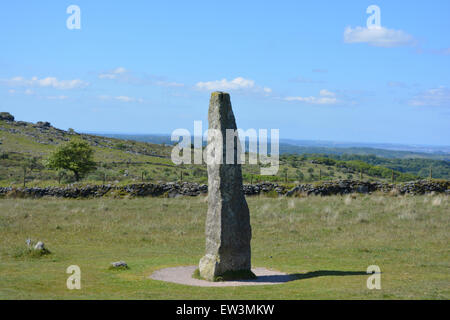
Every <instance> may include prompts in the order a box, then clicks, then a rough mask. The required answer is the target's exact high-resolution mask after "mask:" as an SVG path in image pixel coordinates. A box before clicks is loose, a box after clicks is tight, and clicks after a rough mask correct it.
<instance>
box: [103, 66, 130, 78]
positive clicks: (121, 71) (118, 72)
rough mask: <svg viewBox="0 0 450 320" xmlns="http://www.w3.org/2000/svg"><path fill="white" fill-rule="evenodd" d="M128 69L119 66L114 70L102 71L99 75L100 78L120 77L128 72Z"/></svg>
mask: <svg viewBox="0 0 450 320" xmlns="http://www.w3.org/2000/svg"><path fill="white" fill-rule="evenodd" d="M127 73H128V72H127V70H126V69H125V68H124V67H118V68H116V69H114V70H111V71H107V72H103V73H100V74H99V75H98V77H99V79H118V78H119V77H123V76H125V75H126V74H127Z"/></svg>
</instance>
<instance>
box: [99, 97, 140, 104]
mask: <svg viewBox="0 0 450 320" xmlns="http://www.w3.org/2000/svg"><path fill="white" fill-rule="evenodd" d="M98 98H99V99H100V100H116V101H120V102H138V103H142V102H144V99H142V98H135V97H129V96H115V97H111V96H108V95H100V96H98Z"/></svg>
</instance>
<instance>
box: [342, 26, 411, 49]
mask: <svg viewBox="0 0 450 320" xmlns="http://www.w3.org/2000/svg"><path fill="white" fill-rule="evenodd" d="M344 42H345V43H367V44H369V45H371V46H375V47H385V48H390V47H401V46H412V45H414V44H415V42H416V41H415V39H414V37H413V36H411V35H410V34H408V33H406V32H404V31H402V30H394V29H388V28H385V27H376V28H363V27H356V28H354V29H353V28H352V27H347V28H345V31H344Z"/></svg>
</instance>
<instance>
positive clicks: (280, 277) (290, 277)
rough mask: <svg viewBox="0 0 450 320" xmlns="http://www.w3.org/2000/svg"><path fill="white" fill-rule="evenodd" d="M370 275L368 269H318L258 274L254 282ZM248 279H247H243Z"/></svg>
mask: <svg viewBox="0 0 450 320" xmlns="http://www.w3.org/2000/svg"><path fill="white" fill-rule="evenodd" d="M361 275H368V273H367V272H366V271H336V270H318V271H310V272H306V273H291V274H286V275H267V276H258V277H257V278H256V279H255V280H252V281H253V282H272V283H282V282H289V281H294V280H303V279H309V278H317V277H326V276H334V277H336V276H339V277H340V276H361ZM243 281H246V280H243Z"/></svg>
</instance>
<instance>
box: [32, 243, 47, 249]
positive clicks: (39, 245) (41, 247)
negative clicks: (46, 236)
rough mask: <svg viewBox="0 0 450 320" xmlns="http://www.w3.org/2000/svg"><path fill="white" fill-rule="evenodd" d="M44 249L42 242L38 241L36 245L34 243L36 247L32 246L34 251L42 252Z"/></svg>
mask: <svg viewBox="0 0 450 320" xmlns="http://www.w3.org/2000/svg"><path fill="white" fill-rule="evenodd" d="M44 249H45V245H44V243H43V242H42V241H38V243H36V245H35V246H34V250H44Z"/></svg>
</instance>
